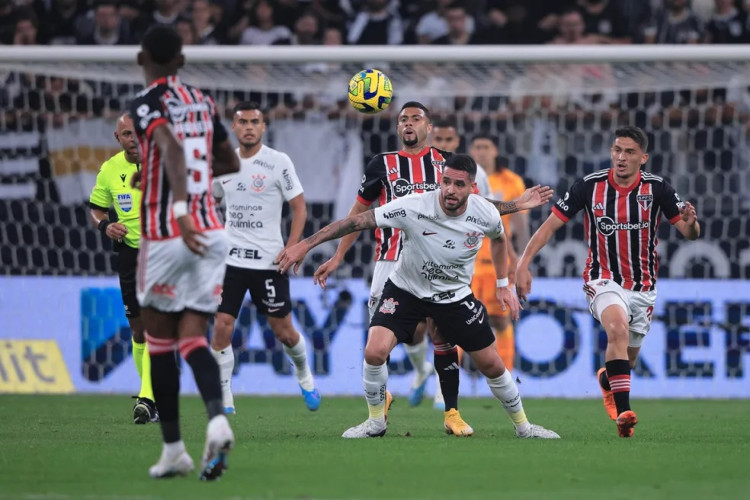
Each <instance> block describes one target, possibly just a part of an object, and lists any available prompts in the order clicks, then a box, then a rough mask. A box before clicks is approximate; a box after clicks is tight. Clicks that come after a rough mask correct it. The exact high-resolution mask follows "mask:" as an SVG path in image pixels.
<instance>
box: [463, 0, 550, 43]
mask: <svg viewBox="0 0 750 500" xmlns="http://www.w3.org/2000/svg"><path fill="white" fill-rule="evenodd" d="M485 24H486V26H485V27H484V28H482V29H480V30H478V31H477V32H476V33H475V34H474V43H478V44H529V43H537V42H538V33H537V29H536V26H535V24H536V23H535V20H534V18H533V17H532V16H531V12H530V9H529V6H528V5H527V2H526V1H524V0H495V1H494V2H493V1H490V2H488V3H487V15H486V16H485Z"/></svg>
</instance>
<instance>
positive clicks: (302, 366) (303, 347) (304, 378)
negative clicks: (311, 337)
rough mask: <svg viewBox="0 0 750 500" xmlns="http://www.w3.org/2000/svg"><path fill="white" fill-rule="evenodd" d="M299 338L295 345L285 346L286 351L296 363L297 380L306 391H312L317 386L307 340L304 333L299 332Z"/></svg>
mask: <svg viewBox="0 0 750 500" xmlns="http://www.w3.org/2000/svg"><path fill="white" fill-rule="evenodd" d="M298 337H299V340H298V341H297V343H296V344H294V345H293V346H291V347H289V346H286V345H285V346H284V352H285V353H286V355H287V356H289V359H291V360H292V363H294V368H295V369H296V372H297V382H299V385H300V387H302V388H303V389H304V390H306V391H312V390H313V389H314V388H315V383H314V381H313V376H312V371H310V365H309V363H308V362H307V342H306V341H305V337H304V336H303V335H302V334H298Z"/></svg>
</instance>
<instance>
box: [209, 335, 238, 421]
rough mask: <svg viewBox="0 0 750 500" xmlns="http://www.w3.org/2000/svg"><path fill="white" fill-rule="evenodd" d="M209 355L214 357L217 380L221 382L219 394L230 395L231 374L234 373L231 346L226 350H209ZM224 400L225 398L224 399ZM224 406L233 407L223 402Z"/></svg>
mask: <svg viewBox="0 0 750 500" xmlns="http://www.w3.org/2000/svg"><path fill="white" fill-rule="evenodd" d="M211 354H213V355H214V359H216V363H218V365H219V379H220V380H221V392H222V393H224V394H226V393H227V392H228V393H229V395H230V396H231V395H232V372H233V371H234V351H232V345H231V344H230V345H228V346H227V347H226V349H221V350H219V351H215V350H214V349H213V348H212V349H211ZM225 399H226V398H225ZM224 406H233V405H232V404H230V405H227V401H226V400H225V401H224Z"/></svg>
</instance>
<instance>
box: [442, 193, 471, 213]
mask: <svg viewBox="0 0 750 500" xmlns="http://www.w3.org/2000/svg"><path fill="white" fill-rule="evenodd" d="M468 200H469V197H468V196H467V197H466V198H465V199H463V200H462V199H461V198H455V205H453V206H448V199H447V198H445V197H443V208H445V210H446V211H449V212H451V213H455V212H458V211H459V210H461V209H462V208H463V207H464V205H466V202H467V201H468ZM450 201H451V202H453V200H450Z"/></svg>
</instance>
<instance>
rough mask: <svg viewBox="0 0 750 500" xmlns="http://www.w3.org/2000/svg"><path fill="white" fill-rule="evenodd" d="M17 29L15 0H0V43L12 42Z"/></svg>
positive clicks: (7, 43) (8, 43)
mask: <svg viewBox="0 0 750 500" xmlns="http://www.w3.org/2000/svg"><path fill="white" fill-rule="evenodd" d="M15 31H16V18H15V12H14V9H13V0H0V45H10V44H12V43H13V34H14V33H15Z"/></svg>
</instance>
